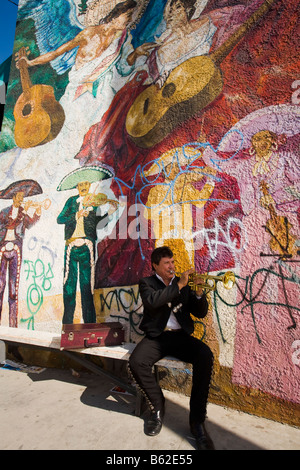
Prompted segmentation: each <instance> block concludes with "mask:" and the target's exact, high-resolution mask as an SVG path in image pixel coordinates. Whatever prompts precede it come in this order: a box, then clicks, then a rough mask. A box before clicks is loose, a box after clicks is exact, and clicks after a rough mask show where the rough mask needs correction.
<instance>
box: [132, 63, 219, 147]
mask: <svg viewBox="0 0 300 470" xmlns="http://www.w3.org/2000/svg"><path fill="white" fill-rule="evenodd" d="M222 88H223V82H222V76H221V72H220V70H219V69H218V68H217V67H216V66H215V64H214V63H213V61H212V59H211V58H210V57H209V56H199V57H192V58H191V59H188V60H187V61H185V62H183V63H182V64H181V65H179V66H178V67H176V68H175V69H174V70H173V71H172V72H171V73H170V75H169V77H168V79H167V80H166V82H165V84H164V86H163V87H162V88H161V89H158V88H157V87H156V86H155V85H151V86H149V87H148V88H146V89H145V90H144V91H143V92H142V93H141V94H140V95H139V96H138V97H137V99H136V100H135V102H134V103H133V105H132V106H131V108H130V110H129V112H128V114H127V118H126V129H127V132H128V133H129V135H130V136H131V137H132V139H133V140H134V142H135V143H136V144H137V145H138V146H140V147H145V148H147V147H151V146H152V145H155V144H156V143H158V142H160V141H161V140H162V139H163V138H164V137H165V136H167V135H168V134H169V133H170V132H171V131H172V130H173V129H174V128H175V127H177V125H179V124H180V123H181V122H182V121H183V120H185V119H188V118H189V117H190V116H193V115H195V114H196V113H197V111H198V110H199V109H203V108H204V107H205V106H207V105H208V104H210V103H211V102H212V101H213V100H214V99H215V97H216V96H218V95H219V94H220V93H221V91H222Z"/></svg>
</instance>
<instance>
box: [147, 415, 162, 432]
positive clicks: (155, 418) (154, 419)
mask: <svg viewBox="0 0 300 470" xmlns="http://www.w3.org/2000/svg"><path fill="white" fill-rule="evenodd" d="M163 417H164V410H159V411H152V412H151V414H150V417H149V418H148V419H147V421H146V423H145V434H147V436H157V434H159V433H160V430H161V428H162V421H163Z"/></svg>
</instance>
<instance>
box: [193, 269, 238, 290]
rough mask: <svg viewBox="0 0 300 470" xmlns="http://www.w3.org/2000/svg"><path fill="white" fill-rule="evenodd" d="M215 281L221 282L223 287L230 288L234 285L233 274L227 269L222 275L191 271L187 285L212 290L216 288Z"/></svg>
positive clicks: (196, 288) (194, 288) (195, 288)
mask: <svg viewBox="0 0 300 470" xmlns="http://www.w3.org/2000/svg"><path fill="white" fill-rule="evenodd" d="M217 282H222V284H223V286H224V287H225V289H232V287H233V286H234V285H235V275H234V273H233V272H232V271H227V272H226V273H225V274H223V275H222V276H211V275H210V274H200V273H197V272H195V273H192V274H190V275H189V282H188V285H189V286H190V287H191V289H192V290H198V289H204V290H207V291H213V290H215V289H216V288H217Z"/></svg>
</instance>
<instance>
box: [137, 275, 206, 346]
mask: <svg viewBox="0 0 300 470" xmlns="http://www.w3.org/2000/svg"><path fill="white" fill-rule="evenodd" d="M178 280H179V277H175V278H174V279H173V282H172V284H171V285H169V286H166V285H165V284H164V283H163V282H162V281H161V280H160V279H158V277H157V276H156V275H155V274H154V275H153V276H150V277H145V278H143V279H141V281H140V283H139V290H140V295H141V298H142V302H143V305H144V315H143V319H142V321H141V324H140V329H141V330H142V331H144V332H145V333H146V335H148V336H150V337H156V336H158V335H160V334H161V333H162V332H163V331H164V329H165V327H166V325H167V322H168V319H169V316H170V313H171V310H172V309H173V308H174V307H175V306H176V305H178V304H180V303H181V304H182V307H181V308H180V309H179V310H178V312H176V313H174V315H175V317H176V318H177V321H178V322H179V324H180V326H181V327H182V328H183V329H184V331H185V332H186V333H188V334H191V333H192V332H193V330H194V323H193V320H192V318H191V316H190V314H193V315H194V316H195V317H197V318H204V317H205V316H206V314H207V310H208V303H207V299H206V296H205V295H203V296H202V297H201V298H200V299H198V298H197V297H196V295H195V293H194V292H193V291H192V290H191V288H190V287H189V286H185V287H183V288H182V289H181V291H179V287H178Z"/></svg>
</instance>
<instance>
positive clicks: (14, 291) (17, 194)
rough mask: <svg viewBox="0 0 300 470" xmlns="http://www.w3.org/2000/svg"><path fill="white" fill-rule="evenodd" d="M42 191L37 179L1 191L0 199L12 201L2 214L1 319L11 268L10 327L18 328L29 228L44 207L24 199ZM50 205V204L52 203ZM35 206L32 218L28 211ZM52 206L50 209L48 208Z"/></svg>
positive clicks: (16, 183)
mask: <svg viewBox="0 0 300 470" xmlns="http://www.w3.org/2000/svg"><path fill="white" fill-rule="evenodd" d="M42 192H43V191H42V188H41V187H40V185H39V184H38V183H37V182H36V181H34V180H21V181H15V182H14V183H12V184H10V185H9V186H8V187H7V188H6V189H3V190H2V191H0V199H12V201H13V203H12V205H11V206H9V207H6V208H5V209H2V210H1V212H0V319H1V312H2V306H3V296H4V290H5V286H6V274H7V269H8V281H9V288H8V305H9V326H10V327H14V328H17V326H18V290H19V281H20V269H21V262H22V244H23V238H24V235H25V231H26V229H29V228H30V227H32V226H33V225H34V224H35V223H36V222H37V221H38V220H39V218H40V216H41V210H42V205H41V204H34V203H33V202H32V201H26V202H25V203H24V202H23V201H24V198H25V197H31V196H35V195H37V194H41V193H42ZM49 203H50V201H49ZM32 206H33V210H34V212H33V215H32V216H29V214H28V210H29V208H30V207H32ZM48 207H49V206H48Z"/></svg>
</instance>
